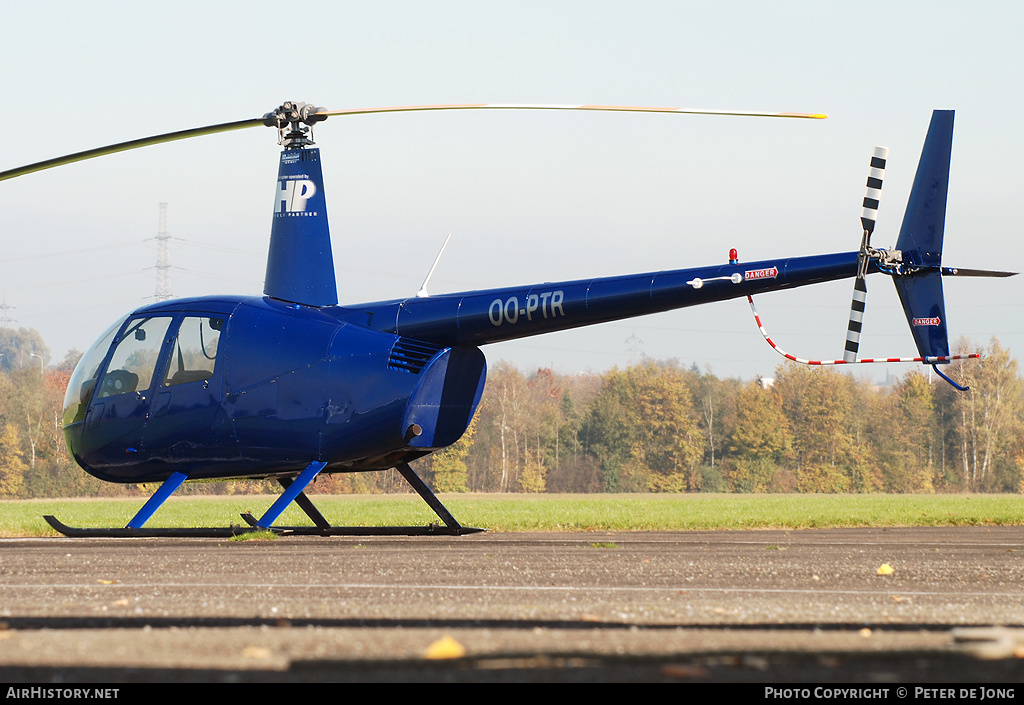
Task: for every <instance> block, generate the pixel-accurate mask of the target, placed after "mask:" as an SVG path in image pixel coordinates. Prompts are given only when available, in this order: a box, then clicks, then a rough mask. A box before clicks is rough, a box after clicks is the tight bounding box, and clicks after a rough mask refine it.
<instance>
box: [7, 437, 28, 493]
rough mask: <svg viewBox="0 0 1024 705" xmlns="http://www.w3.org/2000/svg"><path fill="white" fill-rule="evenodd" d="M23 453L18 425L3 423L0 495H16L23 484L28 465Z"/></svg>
mask: <svg viewBox="0 0 1024 705" xmlns="http://www.w3.org/2000/svg"><path fill="white" fill-rule="evenodd" d="M23 455H24V453H23V452H22V450H21V439H20V438H19V435H18V427H17V426H15V425H14V424H12V423H5V424H4V425H3V426H2V427H0V496H4V497H14V496H17V494H18V491H19V490H20V489H21V486H22V484H24V482H25V472H26V471H27V470H28V466H27V465H26V464H25V462H24V461H23V460H22V456H23Z"/></svg>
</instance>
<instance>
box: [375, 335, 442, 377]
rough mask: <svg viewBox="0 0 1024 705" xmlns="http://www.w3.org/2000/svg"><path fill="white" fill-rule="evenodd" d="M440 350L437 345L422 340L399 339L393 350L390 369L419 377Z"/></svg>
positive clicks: (389, 360)
mask: <svg viewBox="0 0 1024 705" xmlns="http://www.w3.org/2000/svg"><path fill="white" fill-rule="evenodd" d="M440 349H441V348H439V347H438V346H436V345H432V344H430V343H424V342H422V341H420V340H409V339H408V338H399V339H398V340H396V341H395V344H394V346H392V348H391V355H390V356H389V357H388V369H389V370H397V371H399V372H409V373H411V374H414V375H418V374H419V373H420V372H421V371H422V370H423V368H424V367H426V366H427V363H428V362H430V358H432V357H434V355H436V354H437V352H438V351H439V350H440Z"/></svg>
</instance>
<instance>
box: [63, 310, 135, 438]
mask: <svg viewBox="0 0 1024 705" xmlns="http://www.w3.org/2000/svg"><path fill="white" fill-rule="evenodd" d="M122 323H124V318H120V319H118V321H117V323H115V324H114V325H112V326H110V328H108V329H107V330H106V332H104V333H103V335H101V336H100V337H99V338H98V339H97V340H96V342H95V343H93V344H92V347H90V348H89V349H88V350H87V351H86V352H85V354H84V355H82V359H81V360H79V361H78V365H77V366H76V367H75V371H74V373H72V375H71V379H70V380H68V390H67V392H66V393H65V394H64V425H65V426H67V425H68V424H73V423H77V422H78V421H81V420H82V419H84V418H85V410H86V408H87V407H88V404H89V398H90V397H91V396H92V390H93V387H95V386H96V376H97V375H98V374H99V371H100V365H101V364H103V358H104V357H106V356H107V350H109V349H110V341H112V340H113V339H114V335H115V334H116V333H117V331H118V330H120V329H121V324H122Z"/></svg>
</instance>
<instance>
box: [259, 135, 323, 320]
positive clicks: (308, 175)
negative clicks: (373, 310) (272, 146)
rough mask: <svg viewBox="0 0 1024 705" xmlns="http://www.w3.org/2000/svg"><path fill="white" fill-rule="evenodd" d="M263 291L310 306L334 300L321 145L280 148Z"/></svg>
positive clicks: (269, 294)
mask: <svg viewBox="0 0 1024 705" xmlns="http://www.w3.org/2000/svg"><path fill="white" fill-rule="evenodd" d="M263 293H265V294H266V295H267V296H272V297H274V298H275V299H282V300H284V301H292V302H295V303H299V304H306V305H308V306H332V305H334V304H337V303H338V286H337V283H336V282H335V278H334V257H333V255H332V253H331V232H330V228H329V227H328V225H327V201H326V199H325V197H324V177H323V172H322V170H321V168H320V150H319V149H315V148H314V149H286V150H285V151H283V152H281V166H280V167H279V169H278V172H277V188H276V190H275V194H274V224H273V227H272V228H271V231H270V254H269V256H268V257H267V277H266V281H265V282H264V288H263Z"/></svg>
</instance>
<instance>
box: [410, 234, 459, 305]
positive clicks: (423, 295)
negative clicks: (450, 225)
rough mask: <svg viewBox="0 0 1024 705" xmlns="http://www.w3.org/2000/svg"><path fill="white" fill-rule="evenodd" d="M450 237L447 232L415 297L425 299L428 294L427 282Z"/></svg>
mask: <svg viewBox="0 0 1024 705" xmlns="http://www.w3.org/2000/svg"><path fill="white" fill-rule="evenodd" d="M451 239H452V234H451V233H448V237H446V238H445V239H444V244H443V245H441V251H440V252H438V253H437V257H435V258H434V264H432V265H431V266H430V271H429V272H427V278H426V279H424V280H423V284H422V285H421V286H420V290H419V291H417V292H416V298H418V299H425V298H427V297H428V296H430V294H428V293H427V282H428V281H430V277H431V275H433V273H434V270H435V269H437V263H438V262H440V261H441V255H443V254H444V248H446V247H448V241H449V240H451Z"/></svg>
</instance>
